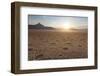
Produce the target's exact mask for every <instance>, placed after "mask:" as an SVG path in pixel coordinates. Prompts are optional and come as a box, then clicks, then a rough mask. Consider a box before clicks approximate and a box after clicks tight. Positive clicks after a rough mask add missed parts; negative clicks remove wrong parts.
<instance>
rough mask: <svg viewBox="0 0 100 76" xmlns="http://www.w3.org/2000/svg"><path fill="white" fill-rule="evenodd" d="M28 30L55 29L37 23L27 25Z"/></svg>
mask: <svg viewBox="0 0 100 76" xmlns="http://www.w3.org/2000/svg"><path fill="white" fill-rule="evenodd" d="M28 29H47V30H53V29H55V28H53V27H47V26H44V25H42V24H41V23H37V24H35V25H28Z"/></svg>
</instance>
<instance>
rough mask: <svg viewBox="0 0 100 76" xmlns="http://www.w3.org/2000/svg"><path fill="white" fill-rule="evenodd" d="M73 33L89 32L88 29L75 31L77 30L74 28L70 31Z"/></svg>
mask: <svg viewBox="0 0 100 76" xmlns="http://www.w3.org/2000/svg"><path fill="white" fill-rule="evenodd" d="M70 30H71V31H77V32H87V31H88V29H75V28H72V29H70Z"/></svg>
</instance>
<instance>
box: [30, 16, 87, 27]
mask: <svg viewBox="0 0 100 76" xmlns="http://www.w3.org/2000/svg"><path fill="white" fill-rule="evenodd" d="M37 23H41V24H43V25H44V26H49V27H54V28H78V29H84V28H87V27H88V18H87V17H75V16H46V15H29V16H28V24H31V25H35V24H37Z"/></svg>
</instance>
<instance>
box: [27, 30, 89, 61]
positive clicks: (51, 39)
mask: <svg viewBox="0 0 100 76" xmlns="http://www.w3.org/2000/svg"><path fill="white" fill-rule="evenodd" d="M87 39H88V38H87V32H68V31H65V32H64V31H63V32H61V31H46V30H34V29H29V31H28V60H51V59H53V60H54V59H77V58H87V57H88V50H87V48H88V47H87V44H88V43H87Z"/></svg>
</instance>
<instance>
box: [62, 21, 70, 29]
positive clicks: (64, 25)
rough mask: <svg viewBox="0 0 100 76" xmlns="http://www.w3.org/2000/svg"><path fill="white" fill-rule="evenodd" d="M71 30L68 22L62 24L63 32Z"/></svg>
mask: <svg viewBox="0 0 100 76" xmlns="http://www.w3.org/2000/svg"><path fill="white" fill-rule="evenodd" d="M71 28H72V25H71V23H70V22H67V23H64V24H63V25H62V29H64V30H70V29H71Z"/></svg>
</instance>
